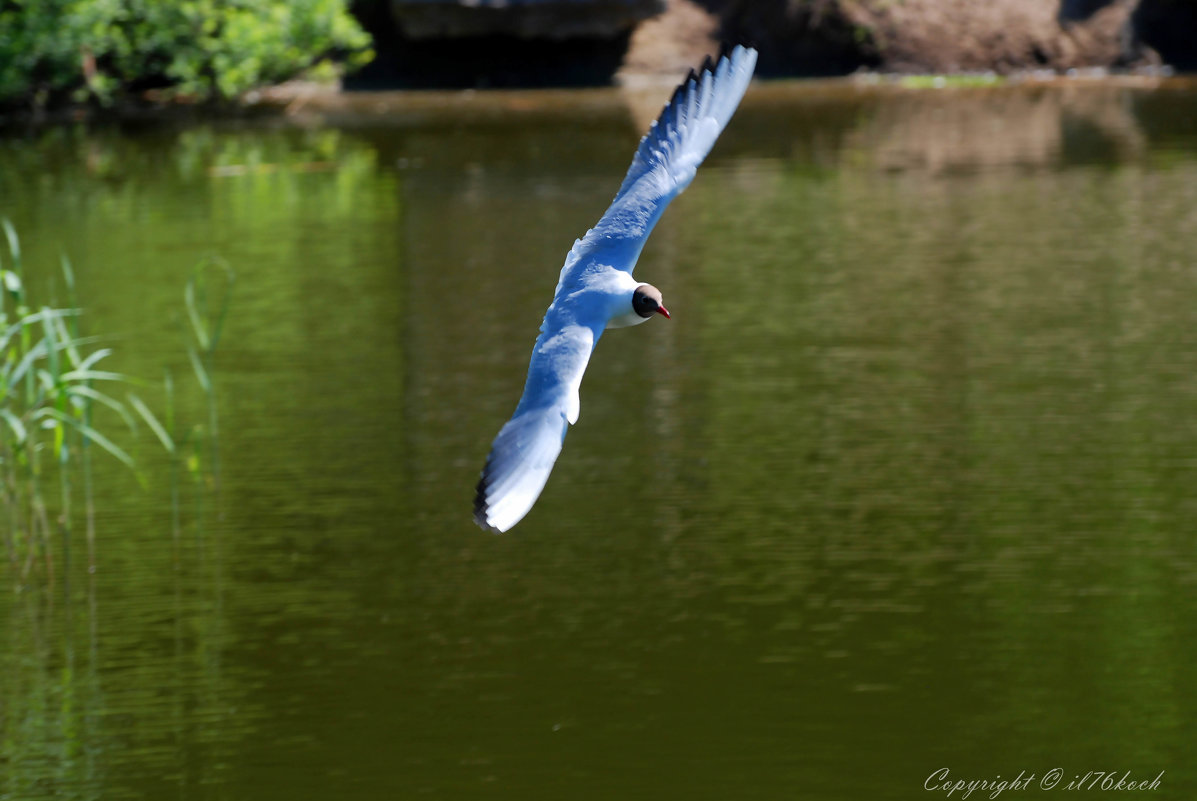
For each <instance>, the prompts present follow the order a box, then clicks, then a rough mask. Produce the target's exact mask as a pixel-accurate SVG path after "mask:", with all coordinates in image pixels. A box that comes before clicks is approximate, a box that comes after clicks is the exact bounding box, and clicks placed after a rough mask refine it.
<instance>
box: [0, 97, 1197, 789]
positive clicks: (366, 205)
mask: <svg viewBox="0 0 1197 801" xmlns="http://www.w3.org/2000/svg"><path fill="white" fill-rule="evenodd" d="M565 98H573V99H572V100H567V99H565ZM418 102H419V103H423V104H424V106H422V107H421V108H420V109H419V110H418V113H416V112H412V111H409V112H408V114H407V115H406V116H401V117H399V118H397V119H396V121H394V122H393V123H392V122H390V121H388V120H386V119H373V120H371V121H370V122H362V121H361V120H360V119H358V120H342V122H343V123H344V124H343V125H342V126H341V127H315V128H312V129H302V128H288V127H278V128H275V127H271V126H262V125H253V124H238V125H229V126H209V127H198V128H186V129H182V130H162V129H148V130H124V131H95V132H93V131H85V130H69V129H57V130H55V131H51V132H48V133H46V134H44V135H42V136H41V138H37V139H35V140H32V141H30V140H12V139H8V140H3V141H0V197H5V198H13V197H20V198H22V203H21V205H20V207H15V206H3V207H0V212H2V213H5V214H9V215H11V216H12V217H13V218H14V221H15V222H16V223H17V225H18V228H19V229H20V230H21V231H22V233H23V234H24V238H25V240H26V241H27V251H28V253H29V255H28V259H27V260H28V261H29V263H30V264H48V265H54V264H55V263H56V262H55V260H56V258H57V250H58V248H60V247H61V248H66V249H67V250H68V252H70V254H71V255H72V258H73V259H74V261H75V264H76V270H77V272H78V273H79V284H80V295H81V296H82V297H83V298H85V299H87V308H88V315H89V318H92V320H94V326H95V329H96V330H119V331H123V332H128V333H129V338H130V340H132V341H134V342H136V343H138V344H137V346H136V347H133V346H132V345H130V346H128V347H122V348H120V349H119V352H120V353H121V354H122V356H121V358H122V359H125V363H124V364H122V365H120V367H121V369H123V370H125V371H127V372H130V373H133V374H136V375H144V376H151V377H152V376H156V375H158V374H160V370H161V366H162V364H163V363H164V362H165V363H167V364H173V365H175V367H176V369H178V370H180V371H181V370H185V369H186V364H185V363H184V362H183V361H182V354H181V351H180V350H179V348H178V347H177V341H178V340H177V333H176V331H177V326H176V323H175V322H173V321H172V319H171V317H172V314H174V310H175V309H176V307H177V298H178V294H177V293H178V288H179V286H180V285H181V282H182V280H183V279H184V277H185V275H186V271H187V270H189V269H190V267H191V265H193V264H194V263H195V261H197V260H198V259H199V258H200V257H201V256H203V255H205V254H207V253H209V252H213V251H215V252H217V253H219V254H220V255H221V256H223V257H224V258H225V259H227V260H228V261H229V262H230V263H232V264H233V265H234V266H235V267H236V268H237V270H238V279H239V280H238V294H237V297H236V301H235V305H234V308H233V310H232V312H231V316H230V319H229V323H228V324H229V329H228V331H227V333H226V340H225V342H224V343H222V345H221V353H220V355H219V358H218V366H219V369H220V370H221V373H220V380H221V384H220V386H221V397H220V403H221V423H222V428H223V432H224V437H223V439H222V451H221V452H222V459H223V462H224V464H223V474H222V484H223V489H222V491H223V501H222V504H223V509H224V517H223V519H222V520H218V519H215V518H214V517H210V518H208V525H207V526H206V527H205V529H204V531H203V532H202V536H201V532H200V531H198V529H196V528H192V529H190V530H189V532H188V534H187V536H185V537H184V542H185V552H184V554H183V556H182V559H181V561H180V565H179V567H178V568H177V569H176V568H175V567H174V566H173V564H172V561H171V560H172V556H171V553H170V534H169V532H170V523H169V510H168V509H167V508H166V506H164V505H163V504H162V502H161V496H160V494H159V495H156V494H155V493H154V491H153V490H154V488H153V487H152V488H151V491H150V492H149V493H148V494H143V493H141V492H139V491H137V490H136V488H135V487H134V486H132V481H131V479H130V478H129V477H127V476H125V475H123V474H122V473H118V472H116V471H113V472H112V474H111V475H108V476H105V477H104V482H105V487H104V490H103V491H104V493H105V494H104V496H103V497H104V498H105V501H104V503H103V508H104V513H103V519H102V520H101V522H100V536H101V542H100V545H99V553H100V570H99V572H98V573H97V574H96V575H95V576H94V577H90V578H89V577H87V576H77V577H74V578H73V580H72V583H71V598H70V599H69V600H67V599H61V598H59V597H58V596H56V595H55V593H57V592H60V588H59V589H57V590H47V591H37V590H30V591H29V592H27V593H25V594H22V595H18V596H13V597H12V598H11V599H10V602H8V603H6V607H5V618H6V624H7V625H6V627H5V629H4V630H5V631H7V632H8V638H7V648H6V649H5V651H4V655H3V657H2V658H3V660H4V661H3V668H4V669H3V670H2V671H0V676H3V678H2V679H0V698H2V699H3V707H2V709H3V712H2V713H0V716H2V720H3V722H2V725H3V731H4V738H3V742H4V746H3V749H4V750H3V752H2V753H3V755H4V757H3V758H4V760H5V762H6V764H7V765H9V766H15V767H14V769H13V770H9V771H8V775H7V777H5V778H4V779H3V780H2V781H4V782H5V783H4V784H3V785H0V788H2V789H0V792H2V793H7V794H9V795H12V796H14V797H20V798H31V799H34V798H41V797H49V796H51V795H56V796H64V795H65V796H67V797H79V798H84V797H103V798H121V797H147V796H159V795H162V794H175V795H178V796H181V797H208V796H216V795H238V796H240V795H251V796H253V797H255V798H271V797H279V798H288V799H293V798H307V797H311V798H316V797H327V796H329V795H336V796H337V797H362V798H367V797H368V798H375V797H381V796H400V797H406V796H409V795H414V794H417V793H431V794H441V795H453V796H471V797H472V796H479V795H482V796H490V797H502V798H517V797H518V798H526V797H529V796H534V795H537V794H539V793H543V792H545V788H553V791H554V792H556V793H557V794H560V795H568V796H571V797H591V796H593V797H600V796H601V797H633V796H637V795H643V796H651V797H676V796H685V797H693V798H699V799H702V798H711V799H714V798H741V797H779V796H784V795H793V794H808V795H812V796H814V797H819V798H830V799H836V798H845V799H848V798H851V799H857V798H866V797H867V798H907V797H910V796H911V795H912V794H915V793H917V792H919V789H918V788H920V787H921V786H922V782H923V780H924V779H925V778H926V776H927V775H929V774H930V773H931V772H932V771H933V770H936V769H938V768H941V767H944V766H950V768H951V769H952V772H953V773H954V774H960V775H969V774H972V775H975V776H978V777H987V776H993V775H994V774H997V773H1001V774H1003V775H1006V774H1007V773H1013V774H1016V773H1017V772H1018V771H1019V770H1023V769H1025V770H1028V771H1038V772H1040V773H1042V772H1043V771H1045V770H1047V769H1049V768H1051V767H1060V768H1062V769H1063V770H1064V771H1065V772H1066V773H1069V775H1071V773H1073V772H1079V773H1083V772H1085V771H1088V770H1103V769H1106V768H1107V767H1108V766H1110V765H1114V764H1116V765H1120V766H1124V767H1123V768H1120V769H1128V770H1132V771H1133V772H1135V773H1136V774H1138V773H1142V774H1145V775H1146V774H1150V776H1151V777H1154V776H1155V774H1156V773H1157V772H1158V771H1159V770H1166V771H1167V773H1166V776H1165V781H1164V784H1165V788H1166V791H1167V793H1168V795H1166V796H1165V795H1161V797H1177V798H1180V797H1187V796H1188V795H1190V794H1191V792H1192V790H1193V789H1194V788H1195V787H1197V781H1195V780H1194V776H1193V774H1192V772H1191V769H1190V768H1189V767H1188V764H1187V762H1188V760H1187V753H1188V748H1187V744H1188V743H1191V742H1192V741H1193V739H1194V738H1193V734H1194V732H1193V730H1192V722H1191V721H1192V720H1193V719H1194V717H1195V716H1194V715H1193V714H1192V711H1193V710H1192V706H1193V699H1192V692H1191V688H1190V686H1189V683H1188V682H1187V681H1186V679H1185V677H1186V676H1187V670H1186V669H1187V666H1188V665H1189V664H1190V663H1191V662H1192V661H1193V658H1194V656H1195V654H1194V653H1193V647H1192V645H1191V643H1192V642H1194V641H1195V639H1194V637H1193V636H1192V635H1193V633H1194V632H1193V627H1194V621H1195V620H1197V617H1195V615H1194V612H1197V608H1195V607H1194V603H1193V600H1192V594H1191V593H1190V592H1188V588H1190V587H1191V586H1192V584H1193V582H1194V580H1195V579H1197V569H1195V568H1197V565H1195V560H1194V558H1193V549H1192V541H1191V532H1192V531H1193V530H1194V525H1193V523H1194V519H1195V517H1197V502H1195V500H1194V495H1193V493H1192V489H1191V488H1192V486H1193V485H1194V468H1195V464H1194V462H1193V459H1192V454H1193V453H1194V452H1197V426H1195V425H1194V424H1193V422H1192V421H1193V417H1192V413H1191V410H1192V409H1193V408H1195V406H1194V402H1195V401H1197V397H1195V395H1197V383H1195V382H1194V379H1193V376H1194V375H1195V374H1197V370H1195V369H1194V368H1195V367H1197V340H1195V339H1194V335H1193V333H1192V332H1193V331H1194V330H1197V328H1195V327H1194V322H1195V321H1194V312H1193V305H1192V303H1190V302H1189V299H1190V298H1192V297H1193V294H1194V290H1195V289H1197V287H1195V286H1194V282H1195V281H1197V273H1194V271H1193V269H1192V264H1191V261H1192V259H1191V253H1192V252H1193V248H1194V245H1197V215H1195V214H1194V212H1193V209H1195V208H1197V180H1195V179H1197V132H1195V131H1194V129H1193V127H1192V123H1191V120H1192V118H1193V117H1192V114H1191V110H1192V109H1193V108H1194V107H1195V106H1194V104H1195V103H1197V99H1195V97H1194V95H1193V94H1192V92H1191V90H1185V89H1174V90H1161V91H1157V92H1143V91H1140V90H1133V89H1128V88H1125V87H1122V88H1120V87H1111V86H1104V87H1080V86H1071V87H1065V88H1062V89H1061V88H1043V89H1033V90H1024V89H985V90H969V91H961V92H945V93H923V92H906V91H894V90H884V89H875V88H874V89H861V88H848V89H845V88H844V87H842V86H839V87H834V86H831V85H824V84H819V85H815V86H813V87H794V86H792V85H785V84H767V85H764V86H762V87H760V88H759V89H756V90H754V92H753V93H752V94H751V95H750V96H749V97H748V98H747V100H746V102H745V106H744V108H743V109H742V111H741V112H740V114H739V115H738V116H737V119H736V121H735V123H734V124H733V125H732V126H731V127H730V128H729V130H728V131H727V132H726V134H725V136H724V137H723V139H722V140H721V142H720V146H719V148H718V149H717V151H716V153H715V154H713V157H712V159H711V160H710V162H709V163H708V164H707V165H706V166H705V167H704V168H703V171H702V174H701V175H700V177H699V179H698V180H697V181H696V182H695V184H694V185H693V186H692V187H691V189H690V190H689V191H688V192H687V193H686V194H685V195H683V196H682V197H681V198H679V199H678V200H677V201H676V202H675V205H674V206H673V207H672V208H671V209H670V211H669V212H668V213H667V215H666V216H665V218H664V219H663V220H662V222H661V224H660V226H659V228H658V230H657V232H656V234H655V235H654V237H653V239H652V240H651V241H650V243H649V245H648V247H647V248H646V249H645V253H644V256H643V257H642V261H641V267H640V270H639V272H638V274H639V275H643V276H644V277H645V278H646V279H648V280H652V281H653V283H655V284H657V285H659V286H661V287H662V288H663V289H664V290H665V292H666V293H667V295H668V296H669V298H670V308H671V310H674V311H676V312H677V313H676V314H675V319H674V320H673V321H672V322H671V323H668V324H665V323H662V324H660V325H657V324H653V325H648V326H643V327H641V328H639V329H637V330H636V331H633V332H624V333H623V334H622V335H620V332H615V334H612V335H611V336H608V337H605V338H604V340H603V342H602V345H601V346H600V348H599V349H598V352H597V353H596V355H595V358H594V360H593V361H592V363H591V367H590V370H589V371H588V374H587V377H586V380H585V382H584V387H583V391H582V395H583V411H582V416H581V420H580V423H579V425H578V426H577V427H576V428H575V429H574V430H573V431H572V433H571V434H570V437H569V440H568V443H567V445H566V448H565V451H564V453H563V455H562V458H561V461H560V462H559V464H558V467H557V469H556V471H555V472H554V476H553V478H552V480H551V481H550V484H549V486H548V488H547V490H546V492H545V495H544V496H543V498H542V499H541V501H540V503H538V505H537V507H536V509H535V510H534V511H533V513H532V514H531V515H530V516H529V517H528V519H527V520H526V521H525V522H524V523H523V524H521V526H520V527H519V528H518V529H517V530H516V531H515V532H513V533H512V534H511V535H507V536H503V537H492V536H488V535H484V534H482V533H481V532H478V531H477V530H475V529H474V528H473V527H472V524H471V523H470V521H469V510H470V507H469V500H470V493H471V489H472V486H473V482H474V480H475V478H476V474H477V470H478V469H479V467H480V465H481V459H482V458H483V456H484V454H485V450H486V447H487V446H488V444H489V439H490V437H491V436H492V435H493V433H494V429H495V426H496V425H497V424H498V423H501V422H502V420H503V419H505V418H506V416H507V415H508V414H509V413H510V411H511V408H512V407H513V406H514V403H515V401H516V399H517V397H518V394H519V390H520V386H521V383H522V380H523V368H524V366H525V364H526V359H527V355H528V351H529V348H530V347H531V343H532V341H533V338H534V336H535V333H536V323H537V321H538V320H539V318H540V315H541V314H542V313H543V309H544V306H545V304H546V303H547V302H548V300H549V298H550V296H551V292H552V276H553V275H554V274H555V271H556V269H557V267H558V265H559V263H560V260H561V258H562V257H563V255H564V253H565V252H566V251H567V250H568V248H569V246H570V245H571V244H572V242H573V239H574V238H575V237H577V236H580V235H581V234H582V233H583V232H584V231H585V230H586V228H587V227H588V226H589V225H591V224H592V223H593V222H594V221H595V220H596V219H597V217H598V215H599V214H600V213H601V212H602V210H603V209H604V208H605V207H606V205H607V203H608V202H609V200H610V196H611V194H612V192H613V191H614V188H615V185H616V184H617V183H618V180H619V177H620V175H621V174H622V171H623V170H624V169H625V168H626V163H627V158H628V156H629V154H630V153H631V151H632V148H633V147H634V144H635V141H636V137H637V135H638V131H637V129H636V126H635V125H634V123H633V121H632V119H633V117H634V115H635V110H634V108H633V109H632V110H631V111H629V107H628V106H626V105H624V104H623V102H622V101H621V100H619V99H618V98H617V97H616V96H615V95H613V94H610V93H580V94H579V95H577V96H575V95H565V94H559V93H558V94H540V93H530V94H506V95H496V96H487V95H479V96H477V97H476V98H475V99H474V100H472V101H470V103H471V104H472V105H467V106H466V107H464V108H463V101H462V100H461V99H460V98H457V99H454V100H451V101H448V102H447V103H446V104H445V106H446V107H445V108H437V107H436V103H435V101H434V100H431V99H428V98H425V99H423V100H420V101H418ZM558 102H560V103H561V106H560V108H557V107H555V105H554V104H556V103H558ZM92 320H89V323H91V322H92ZM146 343H149V344H146Z"/></svg>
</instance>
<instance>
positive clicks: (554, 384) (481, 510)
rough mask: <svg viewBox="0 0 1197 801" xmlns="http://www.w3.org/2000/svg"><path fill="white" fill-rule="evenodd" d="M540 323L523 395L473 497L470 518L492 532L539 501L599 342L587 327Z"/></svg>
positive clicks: (493, 448) (509, 524) (497, 439)
mask: <svg viewBox="0 0 1197 801" xmlns="http://www.w3.org/2000/svg"><path fill="white" fill-rule="evenodd" d="M545 322H546V325H545V327H544V329H545V330H544V333H542V334H541V335H540V338H539V339H537V340H536V347H535V348H533V350H532V361H531V363H530V364H529V365H528V381H527V383H526V384H525V385H524V396H523V397H522V398H521V399H520V403H519V406H517V407H516V410H515V414H514V415H512V417H511V419H510V420H508V421H507V424H506V425H504V426H503V428H502V430H501V431H499V436H497V437H495V442H494V445H492V446H491V449H490V455H489V456H487V458H486V467H484V468H483V469H482V478H481V479H480V480H479V482H478V491H477V494H476V495H475V496H474V520H475V521H477V523H478V525H480V526H482V527H483V528H485V529H489V530H491V531H495V532H501V531H506V530H507V529H509V528H511V527H512V526H514V525H515V524H516V523H518V522H519V521H520V520H522V519H523V517H524V515H526V514H528V510H529V509H531V508H532V504H534V503H536V499H537V498H538V497H540V491H541V490H542V489H544V485H545V482H546V481H548V480H549V473H550V472H552V470H553V463H554V462H556V461H557V454H559V453H561V443H562V441H563V440H564V439H565V432H566V430H568V428H569V426H570V424H571V423H574V422H576V421H577V419H578V411H579V403H578V387H579V385H580V384H581V383H582V374H583V373H584V372H586V363H587V362H588V361H590V353H591V352H592V351H593V350H594V343H595V342H596V341H597V339H598V336H597V334H596V333H595V331H594V330H593V329H591V328H589V327H587V326H583V325H577V324H572V323H567V324H564V325H561V326H549V325H547V323H548V322H549V320H548V319H546V321H545ZM599 333H601V331H600V332H599Z"/></svg>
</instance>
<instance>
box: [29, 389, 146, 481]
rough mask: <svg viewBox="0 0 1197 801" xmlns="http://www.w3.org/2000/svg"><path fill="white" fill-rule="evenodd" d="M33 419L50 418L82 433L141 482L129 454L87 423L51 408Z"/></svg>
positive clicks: (45, 408)
mask: <svg viewBox="0 0 1197 801" xmlns="http://www.w3.org/2000/svg"><path fill="white" fill-rule="evenodd" d="M33 417H34V418H35V419H40V418H45V417H50V418H53V419H54V420H57V421H58V422H60V423H64V424H65V425H68V426H71V427H72V428H74V429H75V430H76V431H78V432H80V433H81V434H83V435H84V436H86V437H87V438H88V439H90V440H91V441H92V442H94V443H96V444H97V445H99V446H100V447H101V448H103V449H104V450H105V451H107V452H108V453H109V454H110V455H112V456H113V457H115V458H116V459H117V460H119V461H120V462H121V463H122V464H124V465H125V466H126V467H128V468H129V469H130V470H132V471H133V472H134V473H135V474H137V476H138V479H139V480H140V479H141V474H140V473H138V472H137V465H136V464H135V463H134V462H133V459H132V458H131V457H130V456H129V454H127V453H125V451H124V450H123V449H122V448H121V447H120V446H119V445H117V444H116V443H114V442H113V441H112V440H110V439H108V437H106V436H104V435H103V434H101V433H100V432H99V431H97V430H96V429H94V428H92V427H91V426H89V425H87V424H86V423H83V422H80V421H79V420H76V419H75V418H73V417H70V416H69V415H66V414H63V413H62V412H59V411H58V410H57V409H52V408H50V407H43V408H41V409H38V410H37V411H36V412H34V413H33Z"/></svg>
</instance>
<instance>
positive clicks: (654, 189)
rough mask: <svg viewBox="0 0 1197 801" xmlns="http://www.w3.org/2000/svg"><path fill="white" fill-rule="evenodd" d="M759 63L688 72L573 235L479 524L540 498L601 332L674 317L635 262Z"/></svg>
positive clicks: (478, 507) (495, 459)
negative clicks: (613, 190)
mask: <svg viewBox="0 0 1197 801" xmlns="http://www.w3.org/2000/svg"><path fill="white" fill-rule="evenodd" d="M755 66H756V51H755V50H752V49H750V48H744V47H737V48H735V49H734V50H733V51H732V52H731V53H730V54H729V55H727V56H725V57H723V58H721V59H720V60H719V62H718V64H717V65H715V66H711V65H710V63H709V62H708V64H707V65H706V66H705V67H704V68H703V70H702V71H701V72H700V73H699V74H698V75H694V74H691V76H690V78H688V79H687V80H686V81H685V82H684V83H682V85H681V86H679V87H678V89H677V91H675V92H674V95H673V98H672V99H671V100H670V102H669V104H668V105H667V106H666V107H665V110H664V111H663V112H662V113H661V116H660V118H659V119H658V120H657V121H656V122H655V123H653V126H652V128H650V129H649V132H648V133H647V134H646V135H645V136H644V138H643V139H642V140H641V141H640V146H639V148H638V149H637V150H636V155H635V156H634V157H633V159H632V166H631V167H630V168H629V169H628V174H627V176H626V177H625V178H624V181H623V184H622V185H621V186H620V188H619V192H618V194H616V196H615V200H614V201H612V203H611V206H610V208H608V209H607V212H606V213H605V214H604V215H603V216H602V219H600V220H599V222H598V224H597V225H595V227H594V228H592V229H590V231H588V232H587V233H586V236H585V237H583V238H582V239H580V240H578V241H577V242H575V243H574V246H573V248H572V249H571V250H570V252H569V255H568V256H567V257H566V259H565V266H563V267H562V268H561V276H560V278H559V280H558V282H557V289H556V292H555V293H554V296H553V303H552V304H551V305H550V306H549V309H548V311H547V312H546V313H545V317H544V322H542V323H541V325H540V336H539V337H538V338H537V340H536V345H535V346H534V347H533V349H532V359H531V362H530V363H529V365H528V379H527V382H526V383H525V385H524V394H523V396H522V397H521V398H520V402H519V405H518V406H517V407H516V410H515V414H514V415H512V417H511V419H510V420H509V421H508V422H507V424H506V425H504V426H503V428H502V430H501V431H500V432H499V435H498V437H496V438H495V442H494V444H493V445H492V447H491V452H490V456H489V457H488V458H487V461H486V467H484V468H483V471H482V478H481V480H480V481H479V482H478V490H477V494H476V496H475V500H474V519H475V520H476V521H477V523H478V524H479V525H480V526H482V527H483V528H487V529H490V530H492V531H496V532H498V531H506V530H508V529H509V528H511V527H512V526H514V525H515V524H516V523H518V522H519V521H520V520H521V519H522V518H523V517H524V515H526V514H527V513H528V511H529V510H530V509H531V508H532V505H533V504H534V503H535V502H536V499H537V497H539V495H540V492H541V490H542V489H543V488H544V485H545V482H546V481H547V480H548V477H549V473H550V472H551V471H552V469H553V463H554V462H556V460H557V455H558V454H559V453H560V452H561V444H562V441H563V439H564V438H565V432H566V430H567V429H568V427H569V425H571V424H573V423H575V422H577V420H578V413H579V410H580V408H581V405H580V402H579V398H578V389H579V387H580V385H581V383H582V374H583V373H584V372H585V370H586V363H587V362H588V361H589V360H590V354H591V351H593V350H594V346H595V344H597V343H598V340H599V337H600V336H602V333H603V331H604V330H606V329H607V328H621V327H625V326H629V325H637V324H639V323H642V322H645V321H646V320H648V319H649V318H651V317H653V316H654V315H655V314H661V315H662V316H665V317H668V316H669V312H668V311H666V309H665V306H664V305H663V304H662V302H661V293H660V292H659V291H658V290H657V289H656V288H655V287H653V286H651V285H649V284H645V283H643V282H639V281H637V280H636V279H634V278H633V277H632V269H633V268H634V267H635V266H636V260H637V259H638V258H639V256H640V250H641V249H642V248H643V247H644V243H645V241H646V240H647V239H648V235H649V233H650V232H651V231H652V228H653V226H654V225H655V224H656V222H657V219H658V218H659V217H660V216H661V213H662V212H663V211H664V210H665V207H666V206H667V205H668V204H669V201H670V200H672V199H673V198H674V197H676V196H677V195H678V194H680V193H681V191H682V190H683V189H685V188H686V186H687V185H689V183H690V181H691V180H693V178H694V173H695V171H696V170H697V169H698V165H699V164H701V163H702V160H703V158H705V157H706V155H707V153H708V152H709V151H710V149H711V147H712V146H713V145H714V144H715V139H716V138H717V137H718V136H719V133H720V132H721V131H722V130H723V128H724V126H725V125H727V122H728V120H730V119H731V116H732V114H733V113H734V112H735V109H736V107H737V106H738V105H739V103H740V98H741V97H743V95H744V92H745V90H746V89H747V88H748V83H749V81H750V80H751V78H752V71H753V68H754V67H755Z"/></svg>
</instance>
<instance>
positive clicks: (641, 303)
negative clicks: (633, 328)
mask: <svg viewBox="0 0 1197 801" xmlns="http://www.w3.org/2000/svg"><path fill="white" fill-rule="evenodd" d="M632 311H634V312H636V314H638V315H640V316H641V317H643V318H644V319H645V320H647V319H648V318H649V317H652V316H653V315H654V314H661V315H664V316H665V317H666V318H668V317H669V309H666V308H665V304H664V302H663V300H662V298H661V290H659V289H657V288H656V287H655V286H653V285H652V284H641V285H640V286H638V287H636V291H635V292H633V293H632Z"/></svg>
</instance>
